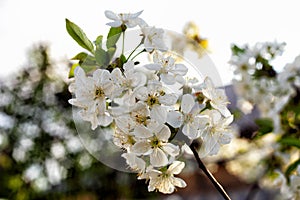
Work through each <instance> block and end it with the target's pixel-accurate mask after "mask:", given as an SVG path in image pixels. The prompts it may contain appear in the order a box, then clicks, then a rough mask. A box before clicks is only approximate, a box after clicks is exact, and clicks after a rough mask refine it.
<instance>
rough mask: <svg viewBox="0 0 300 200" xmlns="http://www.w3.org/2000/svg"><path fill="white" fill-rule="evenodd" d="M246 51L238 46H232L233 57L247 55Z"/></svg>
mask: <svg viewBox="0 0 300 200" xmlns="http://www.w3.org/2000/svg"><path fill="white" fill-rule="evenodd" d="M245 51H246V50H245V49H243V48H240V47H238V46H237V45H235V44H232V45H231V52H232V54H233V55H236V56H237V55H240V54H243V53H245Z"/></svg>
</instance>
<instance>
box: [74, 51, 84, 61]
mask: <svg viewBox="0 0 300 200" xmlns="http://www.w3.org/2000/svg"><path fill="white" fill-rule="evenodd" d="M87 56H88V54H87V53H85V52H80V53H79V54H77V55H76V56H74V57H73V58H71V60H85V59H86V58H87Z"/></svg>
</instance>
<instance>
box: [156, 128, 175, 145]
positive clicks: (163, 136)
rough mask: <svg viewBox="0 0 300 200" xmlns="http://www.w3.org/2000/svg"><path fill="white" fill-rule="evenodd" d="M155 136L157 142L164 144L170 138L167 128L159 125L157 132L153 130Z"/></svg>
mask: <svg viewBox="0 0 300 200" xmlns="http://www.w3.org/2000/svg"><path fill="white" fill-rule="evenodd" d="M155 135H156V137H157V138H158V139H159V140H161V141H164V142H166V141H168V139H169V138H170V136H171V131H170V129H169V127H168V126H166V125H161V126H159V130H155Z"/></svg>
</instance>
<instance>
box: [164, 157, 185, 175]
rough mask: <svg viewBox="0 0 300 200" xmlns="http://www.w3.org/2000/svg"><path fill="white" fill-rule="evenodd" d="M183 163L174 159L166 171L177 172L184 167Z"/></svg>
mask: <svg viewBox="0 0 300 200" xmlns="http://www.w3.org/2000/svg"><path fill="white" fill-rule="evenodd" d="M184 166H185V163H184V162H181V161H177V160H175V161H174V162H173V163H172V164H171V165H170V167H169V168H168V173H170V174H179V173H180V172H181V171H182V169H183V168H184Z"/></svg>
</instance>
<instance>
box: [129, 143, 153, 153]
mask: <svg viewBox="0 0 300 200" xmlns="http://www.w3.org/2000/svg"><path fill="white" fill-rule="evenodd" d="M151 151H152V149H151V146H150V144H149V142H146V141H140V142H137V143H135V144H134V145H133V146H132V152H133V153H136V154H138V155H147V154H149V153H151Z"/></svg>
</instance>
